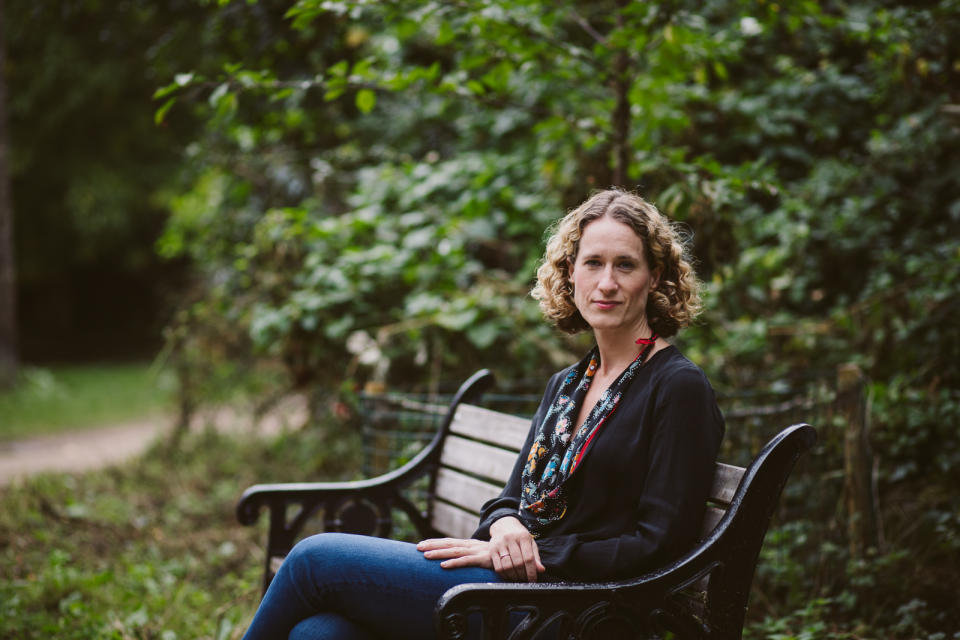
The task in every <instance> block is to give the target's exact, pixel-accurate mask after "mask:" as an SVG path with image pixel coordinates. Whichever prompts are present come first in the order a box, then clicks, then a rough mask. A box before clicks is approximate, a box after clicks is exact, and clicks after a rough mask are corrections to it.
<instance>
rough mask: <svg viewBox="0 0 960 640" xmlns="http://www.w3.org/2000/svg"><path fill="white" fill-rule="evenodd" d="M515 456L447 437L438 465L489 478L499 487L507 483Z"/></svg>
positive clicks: (452, 436) (469, 441) (457, 437)
mask: <svg viewBox="0 0 960 640" xmlns="http://www.w3.org/2000/svg"><path fill="white" fill-rule="evenodd" d="M516 460H517V454H516V453H513V452H511V451H506V450H504V449H500V448H498V447H491V446H490V445H488V444H483V443H480V442H474V441H472V440H466V439H464V438H461V437H459V436H454V435H449V436H447V439H446V442H444V445H443V453H441V454H440V464H442V465H444V466H447V467H453V468H454V469H459V470H461V471H466V472H467V473H472V474H474V475H478V476H482V477H484V478H489V479H490V480H491V481H492V482H493V483H494V484H499V485H501V487H502V486H503V485H505V484H506V483H507V478H509V477H510V472H511V471H513V464H514V463H515V462H516Z"/></svg>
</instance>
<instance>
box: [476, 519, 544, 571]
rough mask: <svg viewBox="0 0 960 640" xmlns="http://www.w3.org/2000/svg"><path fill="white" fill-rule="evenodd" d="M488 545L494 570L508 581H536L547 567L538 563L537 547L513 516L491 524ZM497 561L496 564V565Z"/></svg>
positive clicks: (538, 551)
mask: <svg viewBox="0 0 960 640" xmlns="http://www.w3.org/2000/svg"><path fill="white" fill-rule="evenodd" d="M490 547H491V553H492V554H493V557H494V570H495V571H496V572H497V573H498V574H499V575H500V576H501V577H502V578H505V579H507V580H513V581H515V582H536V581H537V576H538V575H539V574H541V573H543V572H544V571H546V570H547V569H546V567H544V566H543V564H542V563H541V562H540V550H539V549H537V542H536V541H535V540H534V539H533V536H532V535H530V532H529V531H528V530H527V528H526V527H525V526H523V523H522V522H520V520H518V519H517V518H515V517H513V516H507V517H505V518H500V519H499V520H497V521H495V522H494V523H493V524H492V525H490ZM498 563H499V565H500V566H499V567H497V566H496V565H497V564H498Z"/></svg>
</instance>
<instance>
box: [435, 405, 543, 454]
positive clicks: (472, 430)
mask: <svg viewBox="0 0 960 640" xmlns="http://www.w3.org/2000/svg"><path fill="white" fill-rule="evenodd" d="M529 430H530V421H529V420H527V419H526V418H520V417H518V416H514V415H510V414H509V413H500V412H499V411H491V410H490V409H484V408H483V407H478V406H475V405H472V404H461V405H460V406H459V407H457V412H456V413H455V414H454V415H453V422H452V423H451V424H450V431H451V432H453V433H458V434H460V435H462V436H466V437H468V438H473V439H474V440H481V441H483V442H489V443H490V444H495V445H498V446H501V447H505V448H507V449H510V450H512V451H520V447H522V446H523V442H524V440H526V438H527V432H528V431H529Z"/></svg>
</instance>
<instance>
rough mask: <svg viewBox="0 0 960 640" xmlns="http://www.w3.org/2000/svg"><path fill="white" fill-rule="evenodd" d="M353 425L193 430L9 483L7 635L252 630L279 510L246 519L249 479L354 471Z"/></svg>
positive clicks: (0, 553) (0, 633) (1, 566)
mask: <svg viewBox="0 0 960 640" xmlns="http://www.w3.org/2000/svg"><path fill="white" fill-rule="evenodd" d="M359 451H360V447H359V444H358V442H357V439H356V438H355V437H354V435H352V434H350V433H345V432H340V433H338V434H336V435H324V432H323V431H322V430H320V429H312V430H309V431H303V432H299V433H295V434H287V435H283V436H279V437H275V438H272V439H263V438H258V437H256V436H255V435H247V436H243V437H237V436H233V437H227V436H223V435H220V434H217V433H215V432H212V431H208V432H204V433H198V434H191V435H190V436H188V437H187V438H186V439H185V440H184V441H183V442H182V443H181V445H180V447H179V448H178V449H177V450H176V451H172V450H170V449H169V448H168V447H167V446H166V445H165V444H163V443H157V444H156V445H155V446H154V447H153V448H152V449H150V450H149V451H148V452H147V453H146V454H145V455H144V456H143V457H142V458H140V459H138V460H135V461H132V462H130V463H128V464H125V465H123V466H120V467H115V468H111V469H106V470H103V471H98V472H94V473H88V474H82V475H44V476H37V477H35V478H32V479H30V480H28V481H25V482H20V483H16V484H15V485H13V486H11V487H8V488H7V489H5V490H2V491H0V637H2V638H50V637H56V638H61V639H77V640H79V639H81V638H82V639H84V640H86V639H89V638H116V639H126V638H159V639H162V640H175V639H177V638H216V639H217V640H226V639H229V638H239V637H240V636H241V635H242V632H243V629H244V628H245V626H246V624H247V622H248V621H249V618H250V616H252V614H253V611H254V610H255V608H256V604H257V602H258V601H259V593H260V591H259V590H260V580H261V567H262V562H263V549H262V546H261V543H262V541H263V539H264V537H265V530H266V517H263V518H262V520H261V522H260V525H259V526H258V527H242V526H240V525H238V524H237V522H236V519H235V516H234V506H235V504H236V500H237V498H238V497H239V495H240V492H241V491H242V490H243V489H244V488H245V487H246V486H248V485H249V484H253V483H254V482H257V481H269V480H277V481H283V480H295V479H296V480H303V479H305V478H309V477H314V478H317V479H337V478H347V477H351V476H352V475H353V470H355V469H359V468H360V461H359Z"/></svg>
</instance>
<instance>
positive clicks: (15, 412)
mask: <svg viewBox="0 0 960 640" xmlns="http://www.w3.org/2000/svg"><path fill="white" fill-rule="evenodd" d="M172 407H173V381H172V379H170V377H169V376H166V375H161V374H158V373H157V372H156V371H155V370H154V369H153V368H151V366H150V364H149V363H146V362H136V363H115V364H84V365H62V366H52V367H50V368H42V369H41V368H36V367H25V368H24V369H23V370H22V371H21V374H20V376H19V380H18V382H17V385H16V386H15V387H14V388H13V389H11V390H6V391H0V416H2V417H0V441H3V440H14V439H17V438H24V437H30V436H35V435H41V434H48V433H57V432H62V431H67V430H71V429H79V428H84V427H93V426H100V425H106V424H112V423H117V422H123V421H126V420H132V419H135V418H141V417H144V416H149V415H155V414H159V413H164V412H168V411H171V410H172Z"/></svg>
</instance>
